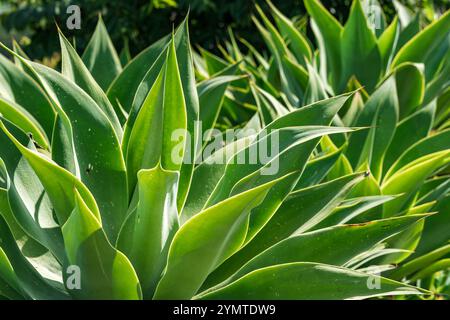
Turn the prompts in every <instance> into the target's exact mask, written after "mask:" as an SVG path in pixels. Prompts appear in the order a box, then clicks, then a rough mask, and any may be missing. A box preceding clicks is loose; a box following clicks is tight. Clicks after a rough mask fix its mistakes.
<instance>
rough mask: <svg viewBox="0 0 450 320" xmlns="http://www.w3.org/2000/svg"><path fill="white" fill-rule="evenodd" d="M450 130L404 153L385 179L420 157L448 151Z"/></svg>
mask: <svg viewBox="0 0 450 320" xmlns="http://www.w3.org/2000/svg"><path fill="white" fill-rule="evenodd" d="M449 139H450V130H444V131H442V132H438V133H436V134H434V135H431V136H428V137H426V138H423V139H421V140H419V141H418V142H416V143H415V144H413V145H412V146H411V147H409V148H408V149H407V150H405V151H404V152H403V154H402V155H401V156H400V158H399V159H398V160H397V161H396V162H395V163H394V164H393V165H392V166H391V167H390V168H389V170H388V172H387V173H386V174H385V177H384V179H385V180H386V179H388V178H389V177H391V176H392V175H393V174H394V173H396V172H398V171H399V170H400V169H401V168H403V167H404V166H406V165H407V164H408V163H411V162H413V161H415V160H417V159H419V158H420V157H423V156H426V155H429V154H432V153H435V152H439V151H443V150H446V149H448V141H450V140H449Z"/></svg>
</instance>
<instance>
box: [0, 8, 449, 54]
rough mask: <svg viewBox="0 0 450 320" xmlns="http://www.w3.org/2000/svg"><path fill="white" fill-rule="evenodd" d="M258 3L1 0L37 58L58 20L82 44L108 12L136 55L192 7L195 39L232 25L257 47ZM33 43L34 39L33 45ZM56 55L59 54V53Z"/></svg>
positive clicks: (210, 44) (6, 21) (2, 14)
mask: <svg viewBox="0 0 450 320" xmlns="http://www.w3.org/2000/svg"><path fill="white" fill-rule="evenodd" d="M273 2H274V4H275V5H276V6H277V7H278V8H279V9H280V10H281V11H282V12H284V13H285V14H286V15H287V16H289V17H298V18H301V17H302V16H303V15H304V13H305V8H304V5H303V1H302V0H291V1H283V0H274V1H273ZM400 2H402V3H403V4H406V5H407V6H409V7H410V8H411V9H412V10H419V8H420V7H422V6H423V5H424V3H429V2H430V0H428V1H424V0H422V1H417V0H402V1H400ZM433 2H434V6H435V8H437V10H438V11H444V10H445V9H446V8H447V7H448V3H449V1H448V0H435V1H433ZM255 3H259V4H260V5H261V6H262V7H263V9H265V10H267V6H266V4H265V1H264V0H252V1H249V0H126V1H119V0H79V1H70V0H2V1H1V3H0V40H2V41H9V40H10V39H11V38H15V39H16V40H17V41H18V42H19V43H20V45H21V46H22V48H23V49H24V51H25V52H26V53H27V54H28V55H29V56H30V57H31V58H33V59H39V60H42V59H43V58H45V57H52V56H53V55H54V53H55V52H58V51H59V43H58V39H57V38H55V37H54V36H53V35H54V31H55V29H56V27H55V22H56V23H57V24H58V25H59V26H60V27H61V28H62V30H63V31H64V33H65V34H66V35H67V36H68V37H75V38H76V41H77V42H76V46H77V47H78V48H80V49H83V48H84V47H85V46H86V44H87V42H88V40H89V38H90V35H91V33H92V32H93V30H94V28H95V24H96V23H97V17H98V15H99V14H101V15H102V16H103V19H104V21H105V24H106V26H107V27H108V31H109V33H110V35H111V38H112V40H113V42H114V44H115V46H116V47H117V49H118V51H119V52H120V50H121V49H122V48H123V47H124V45H125V44H126V43H128V45H129V48H130V51H131V53H132V55H134V54H136V53H137V52H140V51H141V50H142V49H144V48H145V47H147V46H148V45H149V44H150V43H152V42H154V41H155V40H157V39H158V38H160V37H161V36H163V35H165V34H167V33H169V32H170V31H171V27H172V25H174V24H177V23H179V22H180V21H181V20H182V19H183V18H184V17H185V16H186V14H187V12H188V11H190V25H191V30H190V31H191V38H192V39H191V40H192V42H193V43H196V44H198V45H199V46H201V47H204V48H206V49H208V50H213V51H214V50H217V49H216V48H217V46H216V43H217V42H220V41H222V40H223V39H225V38H227V37H228V34H227V28H228V27H231V28H232V29H233V30H234V32H235V33H236V34H237V35H238V36H240V37H243V38H246V39H250V40H251V42H252V43H253V44H254V45H255V46H256V47H257V48H263V47H264V45H263V43H262V40H261V39H260V37H259V36H257V34H256V32H255V28H254V26H253V24H252V22H251V15H252V14H254V10H255V9H254V8H255ZM322 3H323V4H324V5H325V6H326V7H327V8H328V9H330V10H331V12H332V13H333V14H334V15H335V16H336V17H337V18H338V19H339V20H340V21H345V19H346V16H347V14H348V11H349V7H350V3H351V1H350V0H323V1H322ZM380 3H381V4H382V5H383V7H384V10H385V12H386V14H387V20H388V21H390V20H391V19H392V17H393V15H394V14H395V10H394V7H393V4H392V1H390V0H381V1H380ZM73 4H75V5H78V6H79V7H80V8H81V21H82V22H81V29H80V30H68V29H67V28H66V20H67V18H68V17H69V15H70V14H68V13H67V12H66V10H67V7H68V6H70V5H73ZM31 43H32V45H31ZM56 59H57V57H56Z"/></svg>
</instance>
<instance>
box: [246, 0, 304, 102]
mask: <svg viewBox="0 0 450 320" xmlns="http://www.w3.org/2000/svg"><path fill="white" fill-rule="evenodd" d="M256 9H257V11H258V13H259V15H260V16H261V18H262V20H263V22H264V25H265V27H266V28H267V29H266V28H264V27H263V26H262V25H261V23H260V22H259V21H258V20H257V19H256V18H255V17H253V22H254V23H255V25H256V27H257V28H258V30H259V32H260V33H261V35H262V37H263V39H264V41H265V43H266V45H267V46H268V48H269V50H270V51H271V52H272V55H273V56H274V61H275V64H276V68H277V73H278V77H279V80H280V85H281V89H282V91H283V92H284V94H286V96H287V98H288V100H289V102H290V103H291V104H292V105H293V106H297V107H298V106H300V101H301V97H302V96H303V93H302V89H301V87H300V85H299V83H298V82H297V81H296V79H295V78H294V75H293V72H292V70H291V69H290V68H288V67H287V66H286V62H285V59H284V57H285V56H289V55H290V52H289V49H288V48H287V46H286V43H285V42H284V40H283V38H282V36H281V34H280V33H279V32H278V30H277V29H276V28H275V26H274V25H273V24H272V23H271V22H270V20H269V19H268V17H267V16H266V15H265V14H264V12H263V11H262V9H261V8H260V7H259V6H258V5H257V6H256Z"/></svg>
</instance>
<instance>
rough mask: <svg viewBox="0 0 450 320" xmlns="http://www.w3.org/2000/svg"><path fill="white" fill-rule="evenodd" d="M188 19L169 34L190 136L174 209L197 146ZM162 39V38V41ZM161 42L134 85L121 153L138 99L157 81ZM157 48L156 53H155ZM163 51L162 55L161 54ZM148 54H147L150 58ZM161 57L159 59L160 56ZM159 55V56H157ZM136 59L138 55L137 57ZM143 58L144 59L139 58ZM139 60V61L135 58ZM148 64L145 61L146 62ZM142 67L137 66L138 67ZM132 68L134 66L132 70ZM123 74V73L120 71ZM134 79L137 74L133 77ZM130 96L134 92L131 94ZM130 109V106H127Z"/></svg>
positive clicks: (180, 202)
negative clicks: (148, 65) (138, 80)
mask: <svg viewBox="0 0 450 320" xmlns="http://www.w3.org/2000/svg"><path fill="white" fill-rule="evenodd" d="M187 19H188V17H187V18H186V19H185V20H184V21H183V22H182V23H181V24H180V26H179V27H178V29H177V30H176V31H175V33H174V35H173V39H172V41H173V42H174V45H175V48H176V59H177V62H178V69H179V74H180V78H181V84H182V90H183V98H184V104H185V106H186V119H187V130H188V132H189V133H190V136H189V138H190V139H189V140H188V141H186V146H185V148H186V149H185V150H186V152H185V153H184V155H185V157H186V158H185V159H183V165H182V168H181V173H180V184H179V188H178V209H179V210H181V208H182V207H183V205H184V202H185V200H186V197H187V193H188V191H189V187H190V182H191V177H192V172H193V170H194V160H193V159H192V158H193V157H195V155H196V151H197V143H198V137H197V135H198V128H195V126H196V124H197V121H198V120H199V101H198V95H197V89H196V86H195V72H194V66H193V58H192V52H191V47H190V41H189V29H188V20H187ZM164 39H165V38H164ZM164 39H161V40H160V43H159V44H158V46H156V44H155V48H153V47H151V48H149V49H148V50H149V51H148V57H147V53H146V57H145V59H147V58H153V60H152V62H151V66H152V67H151V68H149V69H147V70H148V72H146V73H145V74H144V75H143V77H142V78H141V79H140V82H139V84H137V86H136V97H134V95H133V98H134V102H133V107H132V110H131V112H130V116H129V118H128V121H127V125H126V128H125V132H124V139H123V143H122V149H123V150H124V154H127V153H126V152H127V148H128V138H129V135H130V134H131V130H132V128H133V126H134V121H135V120H136V118H137V116H138V113H139V111H140V108H141V105H142V103H139V99H142V100H141V101H142V102H143V101H144V99H145V98H146V97H147V96H148V94H149V91H150V90H151V88H152V87H153V85H154V82H155V81H156V79H157V76H158V74H159V73H160V69H159V68H158V67H157V66H158V64H159V63H161V65H162V63H163V62H164V60H161V59H164V58H165V57H166V52H165V48H167V47H168V46H169V45H168V43H166V41H165V40H164ZM158 49H159V52H158V51H157V50H158ZM163 51H164V52H163ZM144 52H146V51H144ZM150 53H151V55H150ZM161 55H162V56H161ZM158 56H159V57H158ZM138 57H139V56H138ZM137 59H138V58H136V59H135V60H133V62H131V63H130V64H129V67H130V68H131V65H134V63H135V62H134V61H138V60H137ZM142 59H144V58H142ZM139 61H141V59H139ZM146 61H147V60H144V61H141V62H142V64H143V65H145V64H146ZM147 63H148V61H147ZM142 67H143V66H142V65H141V66H139V68H142ZM133 68H134V67H133ZM124 72H125V71H124ZM135 76H137V75H135ZM133 94H134V93H133ZM129 105H130V106H131V103H130V104H129Z"/></svg>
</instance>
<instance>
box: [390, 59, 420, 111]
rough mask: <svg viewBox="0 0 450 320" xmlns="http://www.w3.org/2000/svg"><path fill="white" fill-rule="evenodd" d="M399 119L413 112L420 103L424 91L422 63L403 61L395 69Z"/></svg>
mask: <svg viewBox="0 0 450 320" xmlns="http://www.w3.org/2000/svg"><path fill="white" fill-rule="evenodd" d="M395 84H396V87H397V96H398V104H399V108H400V109H399V110H400V119H403V118H405V117H406V116H408V115H410V114H411V113H413V112H414V111H415V110H416V109H417V108H418V107H419V106H421V105H422V102H423V98H424V93H425V78H424V75H423V65H420V64H412V63H405V64H402V65H401V66H399V67H398V68H396V69H395Z"/></svg>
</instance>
